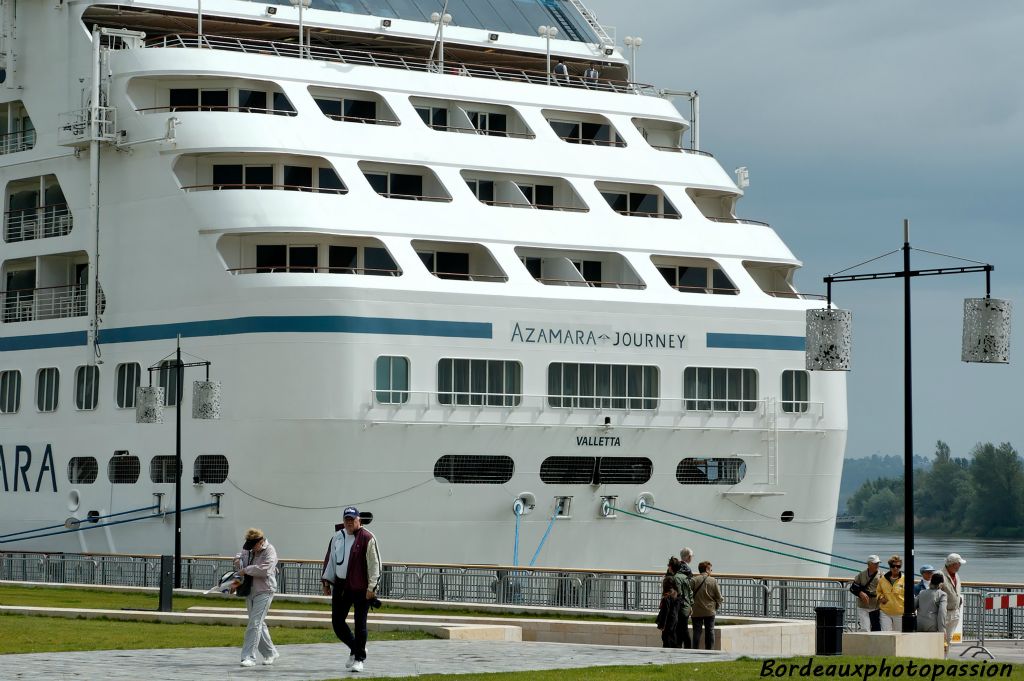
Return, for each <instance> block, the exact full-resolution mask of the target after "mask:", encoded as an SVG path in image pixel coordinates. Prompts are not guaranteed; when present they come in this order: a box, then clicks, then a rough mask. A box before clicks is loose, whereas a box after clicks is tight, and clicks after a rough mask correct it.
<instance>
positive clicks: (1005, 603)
mask: <svg viewBox="0 0 1024 681" xmlns="http://www.w3.org/2000/svg"><path fill="white" fill-rule="evenodd" d="M1010 608H1024V594H1002V595H996V596H986V597H985V609H986V610H1008V609H1010Z"/></svg>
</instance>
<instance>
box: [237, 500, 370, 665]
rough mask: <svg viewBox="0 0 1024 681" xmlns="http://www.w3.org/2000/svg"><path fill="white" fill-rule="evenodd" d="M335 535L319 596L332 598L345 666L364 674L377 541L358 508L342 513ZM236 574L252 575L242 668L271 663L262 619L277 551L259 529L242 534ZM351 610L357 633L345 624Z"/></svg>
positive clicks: (274, 654)
mask: <svg viewBox="0 0 1024 681" xmlns="http://www.w3.org/2000/svg"><path fill="white" fill-rule="evenodd" d="M334 530H335V533H334V535H332V536H331V541H330V543H329V544H328V546H327V555H326V556H324V562H323V571H322V573H321V577H320V579H321V583H322V584H323V593H324V595H325V596H330V597H331V625H332V627H333V628H334V634H335V636H337V637H338V639H339V640H340V641H341V642H342V643H344V644H345V645H346V646H347V647H348V649H349V653H350V654H349V657H348V661H347V662H346V663H345V668H346V669H348V670H350V671H353V672H361V671H363V665H364V663H365V661H366V639H367V626H366V620H367V616H368V614H369V611H370V607H371V606H374V607H376V606H379V605H380V601H379V600H378V599H377V589H378V587H379V585H380V576H381V559H380V552H379V551H378V549H377V539H376V537H374V536H373V533H371V532H370V531H369V530H367V529H366V528H365V527H363V526H362V520H361V518H360V515H359V509H357V508H356V507H355V506H349V507H348V508H346V509H345V510H344V512H343V513H342V522H341V523H340V524H338V525H335V527H334ZM235 571H236V572H237V573H238V574H240V575H243V576H245V577H251V578H252V579H251V585H250V587H249V589H248V593H247V594H246V596H245V605H246V609H247V610H248V612H249V624H248V626H247V627H246V630H245V639H244V641H243V643H242V663H241V664H242V666H243V667H255V666H256V655H257V653H258V654H259V656H260V657H261V658H262V660H263V664H265V665H271V664H274V662H276V661H277V658H278V657H279V656H280V655H279V653H278V651H277V648H276V647H275V646H274V642H273V640H271V638H270V631H269V630H268V629H267V624H266V618H267V614H268V613H269V612H270V603H271V601H273V599H274V592H276V591H277V579H276V578H275V576H274V575H275V572H276V571H277V551H276V550H275V549H274V547H273V546H272V545H271V544H270V542H268V541H267V539H266V537H265V536H264V535H263V531H262V530H259V529H256V528H252V529H250V530H248V531H247V532H246V533H245V543H244V544H242V550H241V551H240V552H239V553H238V554H236V555H235ZM353 609H354V610H355V633H353V632H352V629H350V628H349V626H348V623H347V622H346V621H345V620H346V619H347V618H348V614H349V612H350V611H351V610H353Z"/></svg>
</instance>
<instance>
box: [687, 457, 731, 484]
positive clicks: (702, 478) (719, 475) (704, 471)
mask: <svg viewBox="0 0 1024 681" xmlns="http://www.w3.org/2000/svg"><path fill="white" fill-rule="evenodd" d="M746 474H747V463H746V462H745V461H744V460H743V459H737V458H728V459H683V460H682V461H680V462H679V465H678V466H676V482H678V483H679V484H680V485H735V484H737V483H738V482H740V481H741V480H743V478H744V477H745V476H746Z"/></svg>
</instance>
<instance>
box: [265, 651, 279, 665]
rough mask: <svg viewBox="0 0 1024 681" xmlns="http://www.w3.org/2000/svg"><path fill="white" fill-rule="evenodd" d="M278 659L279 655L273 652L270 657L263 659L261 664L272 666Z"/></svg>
mask: <svg viewBox="0 0 1024 681" xmlns="http://www.w3.org/2000/svg"><path fill="white" fill-rule="evenodd" d="M279 657H281V653H277V652H275V653H274V654H273V655H271V656H270V657H265V658H263V664H268V665H269V664H274V663H275V662H277V658H279Z"/></svg>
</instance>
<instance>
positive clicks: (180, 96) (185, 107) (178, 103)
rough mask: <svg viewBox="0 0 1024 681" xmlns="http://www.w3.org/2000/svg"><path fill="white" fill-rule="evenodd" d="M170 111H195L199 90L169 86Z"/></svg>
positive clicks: (197, 105)
mask: <svg viewBox="0 0 1024 681" xmlns="http://www.w3.org/2000/svg"><path fill="white" fill-rule="evenodd" d="M170 105H171V111H195V110H196V109H198V108H199V90H198V89H196V88H171V97H170Z"/></svg>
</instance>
